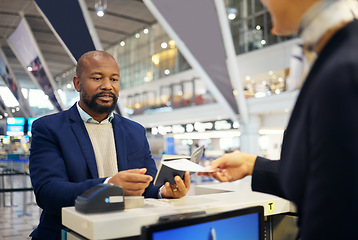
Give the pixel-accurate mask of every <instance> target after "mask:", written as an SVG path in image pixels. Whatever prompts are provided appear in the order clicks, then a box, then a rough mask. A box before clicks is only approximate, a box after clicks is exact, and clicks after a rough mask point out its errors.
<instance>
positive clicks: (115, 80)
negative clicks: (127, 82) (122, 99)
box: [111, 78, 119, 82]
mask: <svg viewBox="0 0 358 240" xmlns="http://www.w3.org/2000/svg"><path fill="white" fill-rule="evenodd" d="M111 80H112V81H113V82H117V81H119V79H118V78H111Z"/></svg>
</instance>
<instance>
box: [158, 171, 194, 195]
mask: <svg viewBox="0 0 358 240" xmlns="http://www.w3.org/2000/svg"><path fill="white" fill-rule="evenodd" d="M174 180H175V183H176V184H173V185H170V183H169V182H166V183H165V184H164V187H163V188H162V190H161V192H160V194H161V195H162V197H164V198H181V197H184V196H185V195H186V194H187V192H188V191H189V189H190V175H189V172H185V175H184V181H183V179H181V177H179V176H175V178H174Z"/></svg>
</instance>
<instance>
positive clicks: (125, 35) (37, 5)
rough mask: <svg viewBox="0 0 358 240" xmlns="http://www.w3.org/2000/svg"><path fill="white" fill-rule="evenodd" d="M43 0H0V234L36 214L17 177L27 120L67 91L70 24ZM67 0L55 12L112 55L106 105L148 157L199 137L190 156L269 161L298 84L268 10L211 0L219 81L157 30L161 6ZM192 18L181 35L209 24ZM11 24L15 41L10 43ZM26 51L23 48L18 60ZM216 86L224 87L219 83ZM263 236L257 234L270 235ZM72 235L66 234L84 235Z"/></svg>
mask: <svg viewBox="0 0 358 240" xmlns="http://www.w3.org/2000/svg"><path fill="white" fill-rule="evenodd" d="M43 2H45V1H40V0H11V1H8V0H0V36H1V37H0V173H1V184H2V185H1V190H2V191H1V192H0V197H1V199H0V200H1V202H0V204H1V205H0V215H1V218H0V240H15V239H16V240H22V239H31V238H30V237H29V234H30V233H31V232H32V230H33V229H34V228H36V226H37V224H38V221H39V216H40V214H41V209H40V208H39V207H38V206H37V205H36V200H35V197H34V194H33V190H32V186H31V181H30V177H29V154H30V148H31V126H32V122H33V121H34V120H36V119H37V118H40V117H42V116H44V115H48V114H52V113H56V112H58V111H63V110H66V109H69V108H70V107H71V106H72V105H74V104H75V103H76V102H77V101H78V100H79V95H78V92H77V91H76V90H75V88H74V86H73V82H72V80H73V77H74V76H75V74H76V68H75V66H76V60H75V57H74V55H73V52H75V51H76V46H72V45H71V44H70V43H69V40H68V39H65V38H62V35H61V34H62V32H66V29H71V28H75V27H76V22H74V23H73V24H68V25H65V26H59V27H58V28H57V26H55V25H54V23H53V18H51V16H50V15H49V13H47V12H45V10H46V8H42V5H43ZM58 2H62V1H58ZM67 2H70V1H63V4H67ZM72 2H76V3H77V6H78V10H79V12H75V11H72V10H71V9H68V10H65V8H64V7H59V10H58V12H59V11H62V10H65V11H66V13H63V14H62V15H64V16H67V17H66V18H68V19H70V18H71V17H72V16H82V18H83V19H84V21H83V22H84V23H86V24H85V27H86V28H87V30H88V32H90V34H89V35H88V36H90V37H91V41H93V46H94V47H95V49H102V50H105V51H107V52H109V53H110V54H111V55H113V57H114V58H115V59H116V61H117V62H118V64H119V66H120V85H121V89H120V96H119V100H118V103H117V107H116V110H115V112H116V113H117V114H120V115H122V116H124V117H126V118H129V119H131V120H134V121H136V122H138V123H140V124H141V125H143V126H144V127H145V129H146V133H147V138H148V142H149V146H150V151H151V153H152V157H153V159H154V160H155V161H156V164H157V165H159V163H160V160H161V158H162V156H163V154H175V155H186V156H190V155H191V154H192V153H193V151H194V150H195V149H196V148H198V147H199V146H204V149H205V150H204V153H203V156H202V157H201V159H200V161H199V164H200V165H202V166H204V167H205V166H208V165H209V164H210V162H211V161H212V160H214V159H216V158H218V157H220V156H222V155H223V154H224V153H229V152H233V151H246V152H249V153H252V154H257V155H261V156H264V157H267V158H270V159H279V157H280V150H281V142H282V137H283V133H284V130H285V127H286V125H287V123H288V119H289V116H290V113H291V111H292V108H293V105H294V103H295V100H296V97H297V94H298V92H297V91H287V86H286V80H287V76H288V73H289V70H288V69H289V59H290V54H291V48H292V46H293V45H294V44H296V42H297V38H296V36H290V37H278V36H274V35H272V34H271V33H270V29H271V28H272V23H271V20H270V16H269V13H268V11H267V9H266V8H265V7H264V6H263V5H262V3H261V2H260V1H259V0H222V3H223V4H222V5H223V7H224V9H223V11H222V12H223V13H224V14H225V17H224V18H222V19H224V20H225V21H224V23H225V24H227V26H228V30H229V33H230V35H229V36H228V35H227V34H225V33H223V32H219V33H217V34H218V36H219V37H218V39H224V42H225V41H228V42H229V45H230V44H231V45H230V46H232V48H229V50H232V52H231V54H232V56H234V60H232V61H231V62H232V63H233V64H234V68H235V69H236V70H237V71H236V75H235V77H233V76H229V75H230V74H228V73H227V72H226V73H225V74H222V73H221V72H220V74H219V75H222V76H229V77H228V78H227V79H223V81H224V82H225V83H223V84H222V83H220V81H221V80H222V79H220V77H218V76H215V74H214V76H212V75H211V74H210V70H206V69H205V66H204V65H205V61H204V63H202V62H200V61H199V60H200V59H199V60H198V59H196V58H195V57H193V56H194V55H195V54H191V53H190V50H188V49H185V44H183V43H182V39H181V37H180V35H179V36H178V34H175V32H174V31H175V30H173V29H172V28H170V27H169V28H168V26H167V24H166V23H168V22H166V21H163V16H162V15H161V16H159V17H158V15H157V13H158V12H157V11H154V10H153V5H150V4H152V2H155V1H154V0H153V1H145V0H143V1H141V0H78V1H72ZM208 2H210V1H208ZM213 2H214V1H213ZM216 2H220V1H216ZM150 6H152V8H150ZM218 12H219V11H218ZM66 14H67V15H66ZM214 15H215V14H214ZM217 16H218V18H220V17H222V15H220V14H219V13H218V15H217ZM182 17H184V18H185V14H182ZM202 17H203V18H204V19H206V18H205V17H206V15H205V14H202V12H200V11H198V12H197V16H195V17H194V18H195V19H201V18H202ZM199 22H200V21H199ZM200 24H202V27H201V28H200V30H197V31H192V33H195V34H198V35H201V34H204V33H206V32H208V33H210V32H215V30H216V29H214V28H213V29H212V27H213V26H210V25H205V22H202V21H201V22H200ZM193 25H194V24H193ZM82 27H83V26H82ZM20 30H22V31H23V33H24V34H25V35H26V36H25V37H24V38H25V40H26V43H19V42H17V38H19V34H20ZM173 32H174V34H173ZM195 34H194V35H195ZM80 37H82V36H72V38H70V40H71V39H72V40H73V42H75V39H76V38H80ZM192 38H195V36H192ZM81 41H82V39H80V41H77V44H78V42H80V43H79V44H81ZM83 41H85V40H83ZM209 42H210V41H208V44H209ZM205 44H206V41H203V42H200V44H199V45H203V46H204V45H205ZM224 44H225V43H224ZM77 47H78V45H77ZM73 48H74V49H75V50H73ZM203 49H204V48H203ZM25 50H28V52H24V51H25ZM88 50H94V49H88ZM203 51H205V49H204V50H203ZM29 52H31V53H29ZM33 52H35V58H32V59H30V60H29V54H30V55H31V54H33ZM188 52H189V53H188ZM209 58H210V59H211V60H213V62H214V61H215V60H216V59H213V58H212V57H209ZM224 63H225V61H224ZM225 64H226V63H225ZM220 71H221V70H220ZM225 71H227V69H225ZM218 81H219V82H218ZM225 84H226V85H225ZM224 85H225V86H229V87H230V89H229V90H230V91H225V89H224V88H223V87H222V88H221V86H224ZM226 90H227V89H226ZM232 100H233V101H232ZM191 182H192V187H191V190H190V192H189V194H188V195H189V196H195V195H196V194H198V191H199V190H203V189H204V188H201V186H206V185H207V186H209V185H210V186H212V185H215V184H216V183H217V182H216V181H215V180H214V179H212V178H209V177H199V176H197V175H196V174H193V175H192V177H191ZM208 189H209V188H208ZM223 191H224V190H223ZM263 201H266V200H263ZM267 201H268V202H270V201H271V200H267ZM272 201H276V209H277V211H279V212H278V213H279V214H278V215H280V214H281V213H283V212H290V207H287V209H286V208H285V209H286V210H284V209H283V208H284V207H282V206H285V207H286V206H288V205H289V203H287V202H282V204H281V205H280V204H279V203H281V202H279V201H281V200H276V199H275V200H272ZM267 204H268V203H265V206H270V205H267ZM281 207H282V210H280V208H281ZM69 214H71V213H70V211H69ZM266 215H267V214H266V213H265V218H266V220H267V219H268V218H269V216H266ZM273 222H274V221H272V222H271V223H270V224H272V223H273ZM266 227H267V226H266ZM270 234H271V238H270V237H266V238H265V239H280V237H276V238H272V234H273V233H272V232H271V233H270ZM79 235H82V234H80V233H79ZM82 237H84V238H77V239H87V238H90V237H87V236H83V235H82ZM67 239H72V238H69V237H68V238H67ZM73 239H76V238H73ZM97 239H104V238H97ZM281 239H285V238H283V237H282V238H281ZM286 239H288V238H286Z"/></svg>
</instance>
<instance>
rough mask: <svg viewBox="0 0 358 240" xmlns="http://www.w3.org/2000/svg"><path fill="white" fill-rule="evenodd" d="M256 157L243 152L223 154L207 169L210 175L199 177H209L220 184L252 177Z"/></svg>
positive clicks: (204, 174) (202, 174) (205, 174)
mask: <svg viewBox="0 0 358 240" xmlns="http://www.w3.org/2000/svg"><path fill="white" fill-rule="evenodd" d="M256 158H257V156H255V155H251V154H248V153H243V152H234V153H229V154H225V155H223V156H222V157H220V158H218V159H216V160H214V161H213V162H212V163H211V165H210V167H209V169H210V170H216V172H212V173H199V175H200V176H210V177H213V178H215V179H217V180H219V181H220V182H232V181H236V180H238V179H242V178H244V177H246V176H247V175H252V172H253V170H254V165H255V161H256Z"/></svg>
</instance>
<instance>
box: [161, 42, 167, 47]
mask: <svg viewBox="0 0 358 240" xmlns="http://www.w3.org/2000/svg"><path fill="white" fill-rule="evenodd" d="M160 46H161V48H167V47H168V43H166V42H162V44H160Z"/></svg>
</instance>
